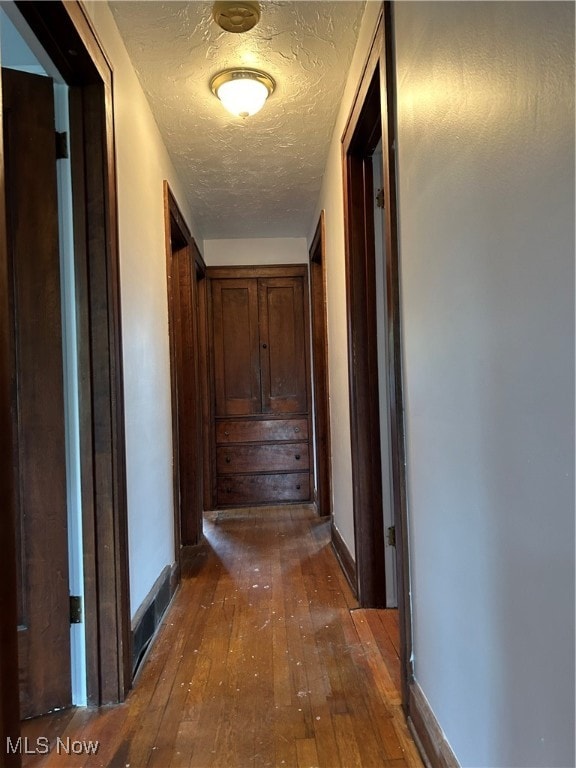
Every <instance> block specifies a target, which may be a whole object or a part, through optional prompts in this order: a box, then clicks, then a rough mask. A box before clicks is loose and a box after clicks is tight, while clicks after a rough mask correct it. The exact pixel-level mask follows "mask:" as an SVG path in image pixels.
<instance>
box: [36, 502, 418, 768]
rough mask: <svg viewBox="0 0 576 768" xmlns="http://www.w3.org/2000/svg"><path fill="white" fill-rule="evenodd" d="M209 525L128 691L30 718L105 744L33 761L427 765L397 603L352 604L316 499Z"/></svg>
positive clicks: (153, 766) (90, 766)
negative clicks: (419, 746) (406, 675)
mask: <svg viewBox="0 0 576 768" xmlns="http://www.w3.org/2000/svg"><path fill="white" fill-rule="evenodd" d="M205 536H206V543H205V546H204V547H203V549H201V550H200V551H198V550H197V551H196V552H195V555H194V556H192V555H191V554H189V553H187V554H186V555H185V558H184V562H183V567H182V576H183V577H182V584H181V587H180V589H179V591H178V593H177V595H176V596H175V599H174V600H173V603H172V605H171V606H170V608H169V610H168V612H167V614H166V616H165V619H164V621H163V624H162V626H161V628H160V630H159V633H158V636H157V639H156V641H155V643H154V645H153V647H152V648H151V650H150V651H149V653H148V654H147V657H146V659H145V661H144V662H143V664H142V666H141V669H140V670H139V672H138V675H137V678H136V680H135V684H134V688H133V690H132V691H131V693H130V695H129V696H128V698H127V701H126V702H125V703H124V704H122V705H120V706H118V707H107V708H103V709H100V710H82V709H79V710H76V711H74V712H73V713H66V714H62V713H58V714H55V715H53V716H49V717H47V718H41V719H39V720H37V721H34V722H33V723H28V724H26V723H25V724H24V728H23V732H24V734H25V735H26V734H28V735H29V736H30V737H32V736H33V737H34V738H38V737H39V736H43V735H45V734H47V735H49V736H50V737H51V738H52V740H53V741H54V740H55V739H56V738H57V737H58V736H60V737H61V738H63V739H67V738H70V739H72V740H74V739H80V740H81V739H86V740H89V739H93V740H94V739H99V740H100V742H101V746H100V749H99V752H98V754H96V755H84V754H83V755H75V756H73V757H70V759H69V760H65V759H64V757H63V756H62V755H57V754H56V753H55V751H54V750H52V752H51V753H50V754H49V755H25V756H24V761H23V762H24V768H103V767H104V766H106V767H107V768H126V766H130V768H311V766H318V768H372V766H374V768H376V766H377V767H378V768H422V763H421V761H420V758H419V756H418V753H417V750H416V747H415V745H414V742H413V741H412V739H411V737H410V734H409V731H408V728H407V726H406V722H405V720H404V715H403V712H402V709H401V707H400V706H399V705H398V702H399V689H398V679H399V677H398V675H399V666H398V665H399V661H398V654H397V647H398V640H397V636H398V621H397V616H396V613H395V612H378V611H375V612H368V613H366V612H362V611H360V610H356V609H357V608H358V606H357V603H356V601H355V599H354V596H353V595H352V592H351V591H350V588H349V586H348V584H347V582H346V580H345V578H344V576H343V574H342V572H341V570H340V568H339V566H338V563H337V561H336V559H335V556H334V554H333V552H332V549H331V546H330V543H329V537H330V527H329V521H326V520H324V521H320V520H319V519H318V518H317V517H316V516H315V514H314V512H313V510H312V509H311V507H309V506H306V505H293V506H284V507H274V508H253V509H243V510H229V511H226V512H221V513H208V514H207V515H206V520H205ZM381 613H385V616H381V615H380V614H381Z"/></svg>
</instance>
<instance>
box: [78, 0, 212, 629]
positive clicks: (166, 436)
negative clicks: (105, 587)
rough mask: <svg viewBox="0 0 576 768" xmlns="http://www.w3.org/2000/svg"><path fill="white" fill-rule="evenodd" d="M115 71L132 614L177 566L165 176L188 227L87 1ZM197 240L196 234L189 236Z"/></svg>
mask: <svg viewBox="0 0 576 768" xmlns="http://www.w3.org/2000/svg"><path fill="white" fill-rule="evenodd" d="M85 7H86V8H87V10H88V12H89V14H90V16H91V18H92V20H93V22H94V26H95V28H96V32H97V34H98V36H99V38H100V40H101V42H102V45H103V47H104V49H105V51H106V53H107V54H108V56H109V57H110V60H111V62H112V67H113V69H114V109H115V127H116V158H117V173H118V220H119V235H120V280H121V299H122V334H123V354H124V397H125V413H126V455H127V483H128V534H129V555H130V597H131V611H132V615H134V613H135V612H136V611H137V609H138V607H139V606H140V604H141V603H142V601H143V600H144V598H145V597H146V595H147V594H148V592H149V590H150V589H151V587H152V585H153V584H154V582H155V580H156V579H157V578H158V576H159V575H160V573H161V571H162V569H163V568H164V567H165V566H166V565H167V564H171V563H173V562H174V530H173V498H172V433H171V405H170V360H169V346H168V304H167V289H166V255H165V244H164V209H163V206H164V203H163V187H162V182H163V180H164V179H168V181H169V183H170V185H171V188H172V191H173V192H174V195H175V197H176V199H177V201H178V204H179V206H180V209H181V211H182V213H183V215H184V217H185V218H186V220H187V222H188V224H189V225H190V227H191V229H192V231H193V234H194V227H193V222H192V220H191V213H190V209H189V206H188V204H187V201H186V199H185V196H184V193H183V191H182V187H181V185H180V182H179V180H178V178H177V176H176V173H175V171H174V169H173V167H172V164H171V162H170V159H169V157H168V154H167V152H166V149H165V147H164V144H163V142H162V139H161V137H160V134H159V132H158V128H157V126H156V123H155V121H154V118H153V117H152V113H151V112H150V108H149V106H148V102H147V100H146V98H145V96H144V93H143V91H142V89H141V88H140V84H139V82H138V79H137V77H136V74H135V73H134V70H133V68H132V65H131V63H130V60H129V58H128V54H127V53H126V49H125V48H124V44H123V42H122V40H121V38H120V35H119V33H118V30H117V27H116V25H115V22H114V19H113V17H112V14H111V13H110V10H109V9H108V6H107V4H106V3H102V2H87V3H85ZM196 240H197V242H198V243H199V244H201V239H199V238H198V237H197V236H196Z"/></svg>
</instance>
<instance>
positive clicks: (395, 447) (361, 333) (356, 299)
mask: <svg viewBox="0 0 576 768" xmlns="http://www.w3.org/2000/svg"><path fill="white" fill-rule="evenodd" d="M393 67H394V62H393V52H392V25H391V5H390V3H389V2H385V3H384V5H383V10H382V15H381V18H380V21H379V23H378V27H377V30H376V33H375V36H374V40H373V42H372V47H371V49H370V53H369V55H368V58H367V62H366V66H365V69H364V72H363V76H362V79H361V82H360V85H359V87H358V91H357V93H356V97H355V100H354V103H353V107H352V110H351V113H350V117H349V119H348V123H347V126H346V129H345V131H344V134H343V137H342V157H343V166H344V168H343V170H344V208H345V231H346V286H347V314H348V354H349V383H350V416H351V435H352V476H353V485H354V488H353V498H354V526H355V539H356V568H357V581H358V595H359V600H360V602H361V604H362V605H363V606H366V607H384V606H385V577H384V526H383V516H382V481H381V464H380V417H379V407H380V405H382V407H385V408H388V412H389V417H390V450H391V458H392V478H391V479H392V498H393V505H394V524H395V528H396V547H397V572H398V606H399V613H400V635H401V638H400V639H401V667H402V701H403V705H404V708H405V710H407V707H408V685H409V682H410V681H411V680H412V669H411V662H410V658H411V655H412V632H411V613H410V600H409V571H408V536H407V515H406V490H405V489H406V480H405V446H404V416H403V394H402V392H403V390H402V355H401V326H400V292H399V259H398V243H397V221H396V172H395V170H396V169H395V151H394V144H395V95H394V87H393V83H394V69H393ZM380 138H381V139H382V151H383V176H382V178H383V185H384V186H383V190H384V222H385V250H386V264H385V272H386V303H387V326H388V390H389V401H388V403H382V404H379V397H378V354H377V336H376V303H375V302H376V293H375V291H376V288H375V279H374V269H375V252H374V216H373V210H374V201H373V179H372V154H373V152H374V149H375V148H376V146H377V144H378V142H379V140H380Z"/></svg>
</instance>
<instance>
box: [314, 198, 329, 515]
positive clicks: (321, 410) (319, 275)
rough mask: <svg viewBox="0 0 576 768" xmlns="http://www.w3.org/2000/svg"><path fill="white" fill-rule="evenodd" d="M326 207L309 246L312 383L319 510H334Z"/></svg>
mask: <svg viewBox="0 0 576 768" xmlns="http://www.w3.org/2000/svg"><path fill="white" fill-rule="evenodd" d="M325 242H326V237H325V222H324V211H322V212H321V213H320V219H319V220H318V226H317V227H316V232H315V234H314V238H313V239H312V245H311V246H310V299H311V301H310V312H311V320H312V385H313V388H314V436H315V454H316V489H315V490H316V506H317V509H318V514H319V515H321V516H323V517H328V516H330V515H331V514H332V471H331V470H332V462H331V459H332V445H331V440H330V391H329V379H328V321H327V316H326V254H325Z"/></svg>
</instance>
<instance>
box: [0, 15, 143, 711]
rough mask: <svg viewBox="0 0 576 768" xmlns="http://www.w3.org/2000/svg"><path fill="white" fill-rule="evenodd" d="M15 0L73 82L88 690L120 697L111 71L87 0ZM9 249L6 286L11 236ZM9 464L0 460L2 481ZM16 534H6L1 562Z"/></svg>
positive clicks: (119, 413) (101, 699)
mask: <svg viewBox="0 0 576 768" xmlns="http://www.w3.org/2000/svg"><path fill="white" fill-rule="evenodd" d="M16 5H17V7H18V9H19V10H20V12H21V13H22V15H23V17H24V18H25V19H26V21H27V22H28V24H29V25H30V28H31V29H32V32H33V33H34V34H35V35H36V37H37V38H38V40H39V42H40V44H41V45H42V46H43V47H44V49H45V50H46V52H47V54H48V55H49V56H50V58H51V59H52V61H53V62H54V64H55V65H56V67H57V68H58V70H59V71H60V73H61V74H62V76H63V77H64V79H65V81H66V82H67V83H68V85H69V86H70V87H71V89H70V113H71V115H70V123H71V125H70V143H71V158H72V176H73V197H74V200H73V203H74V237H75V269H76V274H77V310H78V324H79V365H80V370H79V383H80V442H81V466H82V499H83V532H84V570H85V621H86V633H87V647H86V651H87V664H88V676H87V678H88V679H87V683H88V699H89V703H90V704H94V705H98V704H107V703H116V702H119V701H122V700H123V699H124V697H125V695H126V693H127V691H128V689H129V688H130V685H131V675H132V665H131V661H132V654H131V648H130V643H131V638H130V608H129V588H128V547H127V510H126V477H125V455H124V451H125V440H124V407H123V382H122V358H121V331H120V281H119V269H118V235H117V220H116V169H115V158H114V129H113V125H114V121H113V102H112V70H111V67H110V64H109V62H108V60H107V58H106V55H105V54H104V52H103V50H102V48H101V47H100V44H99V42H98V39H97V37H96V34H95V32H94V30H93V29H92V26H91V23H90V21H89V19H88V17H87V16H86V14H85V12H84V10H83V8H82V5H81V4H80V3H79V2H73V1H70V2H51V3H44V2H16ZM3 194H4V189H3V181H2V184H1V186H0V197H2V198H3ZM2 215H4V214H3V209H2ZM1 257H2V263H1V264H0V284H1V287H2V289H4V282H3V281H4V278H5V266H6V265H5V250H4V243H2V252H1ZM3 306H4V304H3ZM3 321H4V317H3V316H2V317H1V320H0V322H2V323H3ZM3 330H4V329H3V327H2V335H1V336H0V342H1V343H2V345H3V346H2V349H0V357H1V359H2V361H3V362H4V361H5V360H6V354H5V349H4V344H5V343H6V338H5V334H4V332H3ZM8 370H9V369H8ZM1 379H2V381H3V380H4V374H2V377H1ZM0 393H1V388H0ZM2 440H3V441H4V436H3V437H2ZM2 449H3V450H6V448H5V443H3V447H2ZM9 468H10V462H9V461H2V466H1V467H0V477H2V479H1V480H0V486H1V487H8V486H7V482H8V481H7V479H6V478H4V477H3V475H4V474H5V472H6V471H9ZM12 542H13V539H10V538H4V537H2V541H1V543H0V547H1V548H2V552H1V556H0V561H1V562H2V563H3V564H4V563H5V561H6V559H8V561H9V562H11V560H12V554H11V552H10V548H11V546H13V545H12ZM4 549H6V552H4ZM4 623H8V624H10V623H11V620H9V619H8V618H7V617H6V616H4V615H3V621H2V624H3V625H4ZM2 653H3V656H2V662H3V663H4V662H5V659H4V647H3V648H2ZM8 663H9V662H8ZM12 663H14V659H12ZM16 706H17V705H16Z"/></svg>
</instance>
